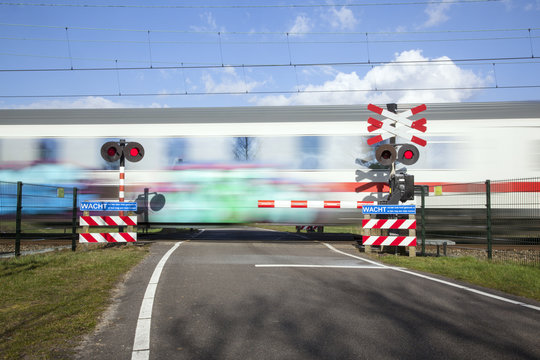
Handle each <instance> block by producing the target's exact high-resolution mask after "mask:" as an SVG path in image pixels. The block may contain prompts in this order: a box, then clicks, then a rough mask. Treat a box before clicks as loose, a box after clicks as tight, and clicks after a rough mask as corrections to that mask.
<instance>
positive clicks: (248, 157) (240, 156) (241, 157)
mask: <svg viewBox="0 0 540 360" xmlns="http://www.w3.org/2000/svg"><path fill="white" fill-rule="evenodd" d="M258 147H259V141H258V139H257V138H255V137H250V136H241V137H235V138H234V139H233V155H234V159H235V160H237V161H253V160H255V159H256V157H257V150H258Z"/></svg>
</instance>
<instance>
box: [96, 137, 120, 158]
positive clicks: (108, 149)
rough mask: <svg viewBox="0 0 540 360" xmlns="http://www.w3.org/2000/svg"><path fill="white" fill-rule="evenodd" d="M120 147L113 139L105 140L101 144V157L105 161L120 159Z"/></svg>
mask: <svg viewBox="0 0 540 360" xmlns="http://www.w3.org/2000/svg"><path fill="white" fill-rule="evenodd" d="M121 154H122V148H121V147H120V145H118V143H117V142H115V141H109V142H106V143H105V144H103V145H102V146H101V157H102V158H103V159H104V160H105V161H109V162H114V161H117V160H118V159H120V156H121Z"/></svg>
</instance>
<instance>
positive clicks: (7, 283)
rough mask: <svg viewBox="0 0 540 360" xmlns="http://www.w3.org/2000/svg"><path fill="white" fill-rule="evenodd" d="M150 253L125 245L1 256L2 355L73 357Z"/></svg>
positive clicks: (41, 357)
mask: <svg viewBox="0 0 540 360" xmlns="http://www.w3.org/2000/svg"><path fill="white" fill-rule="evenodd" d="M147 253H148V248H147V247H139V246H120V247H110V248H103V247H100V248H92V249H89V250H86V251H85V250H82V251H77V252H75V253H73V252H71V251H62V252H55V253H49V254H43V255H29V256H24V257H20V258H12V259H8V260H1V261H0V289H1V291H0V354H2V355H1V357H2V358H4V359H21V358H32V359H49V358H66V357H69V356H70V355H71V354H72V352H73V348H74V347H75V346H76V345H77V344H78V341H79V340H80V339H81V336H82V335H84V334H86V333H88V332H91V331H92V330H93V329H94V327H95V326H96V323H97V320H98V318H99V316H100V315H101V313H102V312H103V311H104V310H105V309H106V307H107V305H108V304H109V303H110V297H111V290H112V289H113V287H114V286H115V284H116V283H117V282H118V281H119V280H120V279H121V277H122V276H123V275H124V274H125V273H126V272H127V271H129V270H130V269H131V268H132V267H133V266H134V265H136V264H137V263H138V262H139V261H141V259H142V258H143V257H144V256H145V255H146V254H147Z"/></svg>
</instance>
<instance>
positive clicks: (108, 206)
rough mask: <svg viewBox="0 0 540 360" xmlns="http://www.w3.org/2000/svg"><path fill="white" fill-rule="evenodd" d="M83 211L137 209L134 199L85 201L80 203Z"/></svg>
mask: <svg viewBox="0 0 540 360" xmlns="http://www.w3.org/2000/svg"><path fill="white" fill-rule="evenodd" d="M79 209H80V210H81V211H137V203H136V202H133V201H128V202H120V201H85V202H81V204H80V205H79Z"/></svg>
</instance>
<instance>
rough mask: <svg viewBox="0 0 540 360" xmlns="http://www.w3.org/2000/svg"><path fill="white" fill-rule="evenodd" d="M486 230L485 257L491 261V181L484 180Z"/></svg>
mask: <svg viewBox="0 0 540 360" xmlns="http://www.w3.org/2000/svg"><path fill="white" fill-rule="evenodd" d="M486 222H487V223H486V226H487V227H486V230H487V255H488V259H489V260H491V259H492V255H493V254H492V246H491V245H492V244H491V181H489V180H486Z"/></svg>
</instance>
